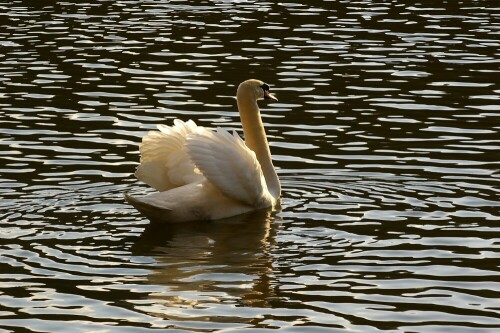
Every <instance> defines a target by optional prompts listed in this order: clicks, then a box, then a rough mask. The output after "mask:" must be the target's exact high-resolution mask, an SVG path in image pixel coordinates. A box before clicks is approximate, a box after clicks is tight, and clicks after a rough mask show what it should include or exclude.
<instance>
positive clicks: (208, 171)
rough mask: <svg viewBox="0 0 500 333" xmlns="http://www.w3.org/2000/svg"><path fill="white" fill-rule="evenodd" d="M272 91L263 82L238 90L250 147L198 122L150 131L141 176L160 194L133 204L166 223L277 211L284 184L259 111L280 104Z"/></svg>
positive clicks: (144, 145) (143, 148)
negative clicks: (266, 102) (268, 101)
mask: <svg viewBox="0 0 500 333" xmlns="http://www.w3.org/2000/svg"><path fill="white" fill-rule="evenodd" d="M268 90H269V86H267V85H266V84H264V83H263V82H261V81H258V80H248V81H245V82H243V83H242V84H240V86H239V88H238V94H237V98H238V106H239V109H240V115H241V119H242V125H243V129H244V131H245V136H246V137H247V141H248V137H249V136H250V137H251V138H252V140H251V141H249V143H250V147H249V146H247V144H245V142H244V141H243V140H242V139H241V138H240V136H239V135H238V134H237V133H236V132H233V134H230V133H228V132H227V131H226V130H224V129H222V128H218V129H217V130H216V131H212V130H209V129H207V128H204V127H201V126H197V125H196V124H195V123H194V122H193V121H192V120H189V121H187V122H183V121H181V120H179V119H176V120H174V125H173V126H170V127H169V126H164V125H159V126H158V129H159V131H150V132H149V133H148V134H147V135H146V136H145V137H144V138H143V140H142V143H141V145H140V153H141V163H140V165H139V166H138V168H137V171H136V173H135V175H136V176H137V178H139V179H140V180H142V181H143V182H145V183H146V184H148V185H149V186H151V187H153V188H154V189H156V190H157V191H158V192H156V193H153V194H150V195H147V196H144V197H140V198H138V197H132V196H130V195H127V194H125V197H126V199H127V201H128V202H129V203H131V204H132V205H134V207H136V208H137V209H138V210H139V211H141V212H142V213H144V214H145V215H146V216H147V217H148V218H150V219H151V220H153V221H164V222H184V221H191V220H206V219H220V218H224V217H229V216H234V215H238V214H242V213H245V212H248V211H251V210H255V209H259V208H264V207H271V206H273V205H274V204H275V203H276V201H277V200H278V198H279V193H280V189H279V181H278V177H277V175H276V172H275V171H274V167H273V165H272V161H271V156H270V152H269V147H268V144H267V139H266V137H265V132H264V129H263V125H262V121H261V118H260V111H259V109H258V106H257V100H258V99H261V98H264V97H267V98H272V99H275V98H274V97H273V96H272V95H270V94H269V91H268ZM269 184H270V185H271V187H272V188H271V191H270V189H269V188H268V187H269ZM276 187H277V188H276ZM271 193H273V194H274V195H273V194H271Z"/></svg>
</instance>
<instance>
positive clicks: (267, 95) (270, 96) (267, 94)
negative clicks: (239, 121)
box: [264, 90, 278, 102]
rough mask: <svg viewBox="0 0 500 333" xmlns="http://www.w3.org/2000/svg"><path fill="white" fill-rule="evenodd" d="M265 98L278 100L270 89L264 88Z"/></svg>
mask: <svg viewBox="0 0 500 333" xmlns="http://www.w3.org/2000/svg"><path fill="white" fill-rule="evenodd" d="M264 98H265V99H272V100H273V101H276V102H277V101H278V99H277V98H276V97H274V95H272V94H271V93H270V92H269V91H268V90H264Z"/></svg>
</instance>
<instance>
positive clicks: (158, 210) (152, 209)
mask: <svg viewBox="0 0 500 333" xmlns="http://www.w3.org/2000/svg"><path fill="white" fill-rule="evenodd" d="M123 196H124V197H125V200H126V201H127V202H128V203H129V204H131V205H132V206H134V207H135V209H137V210H138V211H139V212H141V213H142V214H144V215H145V216H146V217H147V218H148V219H150V220H151V221H160V220H168V215H169V214H170V213H171V212H172V210H171V209H168V208H165V207H158V206H155V205H152V204H150V203H147V202H145V201H143V200H141V199H140V198H137V197H133V196H131V195H129V194H128V193H124V194H123Z"/></svg>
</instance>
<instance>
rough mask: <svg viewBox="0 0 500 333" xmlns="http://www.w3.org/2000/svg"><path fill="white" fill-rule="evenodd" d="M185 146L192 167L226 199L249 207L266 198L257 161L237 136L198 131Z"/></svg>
mask: <svg viewBox="0 0 500 333" xmlns="http://www.w3.org/2000/svg"><path fill="white" fill-rule="evenodd" d="M186 143H187V149H188V153H189V155H190V156H191V159H192V160H193V162H194V164H195V165H196V166H197V167H198V169H199V170H200V171H201V172H202V173H203V175H204V176H205V177H206V178H207V179H208V180H209V181H210V182H211V183H212V184H213V185H215V186H216V187H217V188H218V189H219V190H220V191H221V192H222V193H224V194H225V195H226V196H228V197H230V198H233V199H236V200H238V201H240V202H243V203H245V204H248V205H252V206H256V205H259V203H261V201H262V200H264V199H265V198H266V196H267V193H268V190H267V185H266V182H265V178H264V176H263V174H262V170H261V167H260V164H259V161H258V160H257V158H256V156H255V153H254V152H253V151H252V150H250V149H249V148H248V147H247V146H246V145H245V143H244V142H243V140H242V139H241V138H240V137H239V135H238V134H237V133H236V132H234V133H233V135H231V134H229V133H228V132H227V131H226V130H223V129H221V128H218V129H217V132H212V131H210V130H207V129H204V128H199V130H198V131H197V132H196V133H193V134H191V135H190V136H189V137H188V139H187V142H186Z"/></svg>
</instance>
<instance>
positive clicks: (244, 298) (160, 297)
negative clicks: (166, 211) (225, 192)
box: [134, 209, 279, 319]
mask: <svg viewBox="0 0 500 333" xmlns="http://www.w3.org/2000/svg"><path fill="white" fill-rule="evenodd" d="M278 226H279V224H278V223H277V221H276V217H275V214H274V213H273V212H272V211H271V209H268V210H259V211H255V212H251V213H248V214H245V215H240V216H236V217H231V218H228V219H224V220H218V221H214V222H209V223H187V224H186V223H184V224H178V225H172V224H170V225H165V224H163V225H161V224H160V225H158V224H157V225H155V224H152V225H150V226H149V227H148V228H147V229H146V230H145V231H144V233H143V234H142V236H141V238H140V239H139V240H138V242H137V243H136V244H135V247H134V252H135V253H136V254H139V255H144V254H147V255H149V256H152V257H153V258H154V259H155V260H156V267H155V268H154V269H153V270H152V272H151V274H150V275H149V276H148V277H147V279H148V283H149V284H150V285H154V286H164V287H165V288H164V289H163V288H162V291H160V292H155V293H151V294H150V295H149V301H148V302H147V304H144V305H145V306H141V309H142V310H143V311H147V312H148V313H151V314H155V315H160V316H163V317H168V318H169V319H174V318H183V317H189V318H190V319H192V318H193V315H194V314H193V313H190V312H187V313H185V312H184V311H186V310H188V309H191V310H193V309H199V308H201V309H207V308H213V307H214V306H217V307H219V306H227V305H228V304H229V305H231V307H234V306H239V305H245V306H257V307H268V306H269V304H268V302H269V301H270V300H273V299H274V296H275V293H274V290H273V288H274V284H273V283H272V281H273V267H272V265H273V259H272V256H271V254H270V253H271V249H272V248H273V246H274V242H275V235H276V229H277V228H278ZM200 314H201V313H200ZM194 316H196V315H194ZM240 316H241V314H240Z"/></svg>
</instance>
